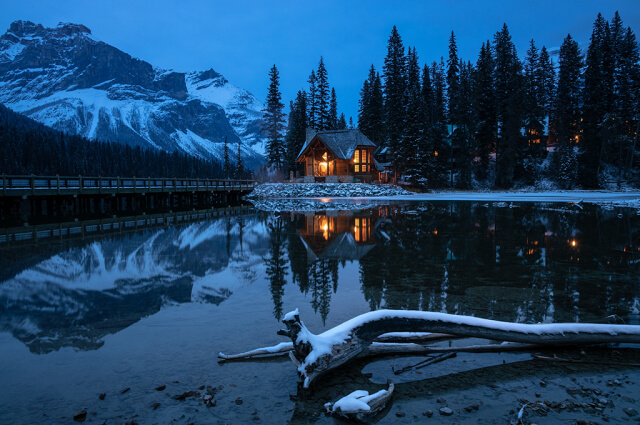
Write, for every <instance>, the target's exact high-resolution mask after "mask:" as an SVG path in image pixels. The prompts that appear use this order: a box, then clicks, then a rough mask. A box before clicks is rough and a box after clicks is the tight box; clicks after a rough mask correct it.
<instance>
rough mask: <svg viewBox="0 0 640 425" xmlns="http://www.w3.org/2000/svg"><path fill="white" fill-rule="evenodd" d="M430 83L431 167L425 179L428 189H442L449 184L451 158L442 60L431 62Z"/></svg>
mask: <svg viewBox="0 0 640 425" xmlns="http://www.w3.org/2000/svg"><path fill="white" fill-rule="evenodd" d="M431 82H432V87H433V107H432V109H431V110H432V116H433V125H432V127H431V134H430V139H431V140H432V143H433V157H432V158H433V167H431V169H430V170H429V173H428V175H427V179H428V181H429V182H430V183H429V186H430V187H442V186H444V185H446V184H448V183H449V181H448V179H447V178H446V177H447V176H446V175H445V173H446V172H447V171H448V166H447V164H448V162H449V160H450V157H451V152H450V148H449V144H448V142H447V139H448V137H449V136H448V132H447V118H446V110H447V107H446V96H445V87H446V82H445V75H444V60H443V59H442V58H441V59H440V63H437V62H433V64H432V66H431Z"/></svg>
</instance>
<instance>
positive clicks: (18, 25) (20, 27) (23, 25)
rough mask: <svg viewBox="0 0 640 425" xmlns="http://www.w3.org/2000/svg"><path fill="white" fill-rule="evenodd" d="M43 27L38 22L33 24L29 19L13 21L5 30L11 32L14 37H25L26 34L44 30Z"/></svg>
mask: <svg viewBox="0 0 640 425" xmlns="http://www.w3.org/2000/svg"><path fill="white" fill-rule="evenodd" d="M44 30H45V29H44V27H43V26H42V25H40V24H34V23H33V22H31V21H21V20H18V21H13V22H12V23H11V25H9V29H8V30H7V32H9V33H12V34H13V35H15V36H16V37H20V38H22V37H25V36H28V35H33V34H38V33H41V32H42V31H44Z"/></svg>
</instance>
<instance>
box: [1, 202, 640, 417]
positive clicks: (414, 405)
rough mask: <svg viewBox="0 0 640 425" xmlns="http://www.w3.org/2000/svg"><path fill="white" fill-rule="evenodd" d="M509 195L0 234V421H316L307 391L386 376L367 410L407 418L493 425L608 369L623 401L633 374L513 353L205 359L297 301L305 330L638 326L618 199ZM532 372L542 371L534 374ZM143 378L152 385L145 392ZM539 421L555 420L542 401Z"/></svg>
mask: <svg viewBox="0 0 640 425" xmlns="http://www.w3.org/2000/svg"><path fill="white" fill-rule="evenodd" d="M511 206H512V207H510V206H509V205H506V204H500V203H488V204H485V203H472V202H430V203H426V202H425V203H401V204H392V203H375V204H366V205H362V204H360V205H357V206H356V205H354V206H353V207H352V208H351V209H349V210H336V211H332V210H329V211H323V212H305V213H289V212H286V213H285V212H281V213H276V214H274V213H267V212H259V211H258V212H256V213H255V214H251V215H247V216H242V217H227V218H221V219H218V220H213V221H206V222H200V223H195V224H190V225H184V226H181V227H180V226H179V227H168V228H164V229H156V230H147V231H141V232H138V233H131V234H127V235H124V236H109V237H104V238H102V239H101V238H98V239H94V240H91V241H88V242H86V241H85V242H68V243H64V244H57V245H56V244H48V245H40V246H37V247H34V246H23V247H15V248H11V249H9V248H6V247H5V248H2V250H0V254H1V255H2V260H0V280H1V283H0V326H1V327H0V330H2V332H1V333H0V376H2V380H1V382H0V423H72V422H73V419H72V417H73V415H74V413H76V412H78V411H80V410H82V409H86V410H87V412H88V416H87V419H86V421H87V422H92V423H100V424H102V423H104V422H105V421H106V423H108V424H118V423H122V424H123V423H125V422H127V421H129V420H131V418H133V420H134V421H135V422H137V423H140V424H142V423H184V424H187V423H190V422H195V423H286V422H292V423H307V422H309V421H318V422H320V423H333V421H334V420H333V419H329V418H325V417H324V415H321V412H320V409H321V406H322V404H323V403H324V402H326V401H329V400H333V399H335V398H337V397H338V396H340V395H345V394H346V393H348V392H350V391H353V390H354V389H357V388H363V389H367V390H370V391H377V390H378V389H380V388H381V387H382V384H384V382H386V380H387V379H392V380H393V381H394V382H395V383H396V384H398V392H397V396H396V397H395V399H394V404H393V406H392V407H391V408H390V409H389V410H388V411H387V412H386V413H385V415H383V416H382V417H381V418H379V420H380V423H414V422H418V421H423V420H424V416H423V414H425V412H426V410H427V409H430V410H433V411H435V412H436V413H435V416H434V418H433V419H439V420H444V417H439V415H438V413H437V411H438V408H439V407H441V406H442V405H443V404H442V402H436V400H435V399H436V398H439V397H442V398H446V399H447V403H448V404H449V406H450V407H452V408H454V410H455V409H457V410H456V412H457V413H456V415H458V416H455V415H454V416H452V417H451V419H449V420H451V421H454V422H455V421H458V422H459V421H463V422H464V421H465V420H466V421H471V422H474V421H478V422H483V421H486V422H487V423H508V422H509V420H512V419H514V417H515V416H513V409H516V412H517V409H518V408H519V407H520V405H521V404H522V402H521V401H518V400H521V399H522V398H525V399H527V400H533V399H534V398H535V397H536V396H535V395H534V393H536V392H539V391H543V390H544V391H545V394H543V395H540V396H541V397H545V396H547V397H554V396H556V397H560V399H559V400H563V398H562V397H564V398H567V394H566V393H565V392H563V390H561V388H564V387H566V386H567V385H569V384H570V382H568V380H569V377H568V376H569V375H570V374H573V375H572V376H574V377H575V376H578V377H580V379H583V380H585V383H588V382H590V381H589V380H591V381H592V382H593V385H597V384H598V381H600V383H602V382H606V381H607V380H608V379H618V378H619V379H622V383H621V386H619V388H618V389H617V391H618V395H619V396H620V397H627V398H629V399H630V400H631V399H632V398H631V397H637V395H632V394H631V392H632V391H636V388H635V387H633V385H634V384H635V382H636V381H637V378H638V375H637V372H635V371H634V370H632V369H622V370H620V369H616V368H614V369H613V370H608V369H607V368H603V367H602V366H600V367H599V368H597V369H589V368H588V367H585V368H583V369H579V370H571V371H567V369H562V368H560V367H559V366H555V365H548V364H543V365H541V364H540V363H539V362H534V361H531V360H530V359H531V356H530V355H529V354H502V355H498V354H481V355H478V354H476V355H473V354H471V355H469V354H467V355H459V356H458V357H457V358H455V359H453V360H449V361H447V362H443V363H440V364H437V365H433V366H431V367H429V368H427V369H422V370H421V371H420V372H412V373H407V374H403V375H398V376H396V375H394V374H393V372H392V368H398V367H399V366H405V365H408V364H412V363H416V362H417V361H419V360H420V359H416V358H414V359H407V358H401V359H391V360H377V361H373V362H363V363H357V364H355V365H353V366H351V367H348V368H344V369H343V370H341V371H340V373H337V374H334V375H335V376H330V377H329V378H327V380H326V382H325V383H324V385H323V388H322V389H321V390H320V389H319V390H317V391H316V392H315V393H313V394H311V395H307V396H306V397H303V396H302V395H301V394H298V390H297V387H296V374H295V368H294V366H293V364H292V363H291V362H290V361H289V360H288V358H279V359H274V360H269V361H248V362H235V363H218V361H217V358H216V356H217V353H218V352H225V353H234V352H240V351H245V350H248V349H252V348H257V347H262V346H268V345H274V344H276V343H278V342H281V341H283V339H282V337H279V336H278V335H276V331H277V330H278V329H280V327H281V324H280V323H279V321H280V319H281V318H282V316H283V315H284V314H285V313H287V312H288V311H291V310H293V309H295V308H299V309H300V313H301V317H302V319H303V320H304V322H305V324H306V325H307V326H308V327H309V329H310V330H311V331H313V332H315V333H320V332H322V331H324V330H326V329H328V328H330V327H333V326H335V325H337V324H339V323H341V322H343V321H345V320H347V319H349V318H351V317H353V316H355V315H358V314H360V313H363V312H366V311H370V310H375V309H381V308H391V309H419V310H430V311H441V312H447V313H453V314H465V315H473V316H478V317H484V318H491V319H497V320H505V321H513V322H522V323H537V322H563V321H581V322H607V321H616V322H618V323H622V322H624V323H630V324H638V323H639V319H638V317H639V316H638V313H639V310H640V277H639V276H640V275H639V274H638V269H639V267H640V266H639V262H640V215H638V214H637V213H636V211H635V210H633V209H612V208H601V207H595V206H589V205H587V206H585V207H584V209H580V208H578V207H576V206H573V205H570V204H562V203H556V204H527V203H521V204H515V205H511ZM356 208H357V209H356ZM611 315H615V317H613V318H611V317H609V318H608V316H611ZM621 350H622V349H621ZM622 353H623V356H624V355H629V356H632V355H635V354H634V353H633V352H632V353H630V354H629V353H626V352H625V351H622ZM603 369H604V370H603ZM625 377H626V378H625ZM541 379H545V380H547V381H548V382H549V385H548V386H547V385H546V384H545V387H544V388H543V387H540V386H538V385H537V383H538V382H539V381H540V380H541ZM574 379H575V378H574ZM625 379H626V380H627V381H629V382H627V384H625V382H624V380H625ZM565 380H567V382H565ZM553 383H555V384H557V385H556V386H554V385H553ZM565 384H567V385H565ZM160 385H166V389H165V390H163V391H156V390H155V388H156V387H158V386H160ZM202 385H205V386H206V385H211V386H212V387H214V388H218V390H217V391H216V395H215V400H216V406H215V407H211V408H207V407H205V406H203V405H202V404H201V403H200V400H199V399H198V398H195V397H192V398H187V400H186V401H178V400H174V399H172V397H171V396H174V395H179V394H182V393H184V392H186V391H192V390H195V391H200V392H201V393H202V394H204V391H202V390H199V387H201V386H202ZM602 385H604V384H602ZM625 385H626V386H627V387H625ZM127 388H130V389H129V390H128V391H124V392H123V390H125V389H127ZM510 389H513V391H511V390H510ZM605 390H606V388H605ZM554 391H555V392H554ZM603 391H604V390H603ZM528 392H530V393H531V394H528ZM101 393H105V394H106V397H105V398H104V400H100V399H99V398H98V396H99V395H100V394H101ZM290 396H292V397H290ZM613 396H614V395H612V396H611V397H613ZM574 398H575V397H574ZM474 400H475V401H476V402H478V403H480V404H481V406H482V408H480V409H479V410H478V413H473V414H477V415H478V416H476V417H475V418H474V417H471V416H470V417H465V416H464V415H471V414H470V413H467V412H465V411H464V410H461V409H462V408H463V407H465V403H467V404H469V403H470V402H471V401H474ZM154 403H159V405H155V404H154ZM624 403H625V401H620V402H619V403H618V405H619V406H622V405H624ZM629 403H631V404H632V405H633V403H635V400H634V401H633V402H629ZM605 413H606V412H605ZM595 414H596V415H598V414H601V413H600V412H597V413H595ZM612 414H613V413H612ZM460 415H462V416H460ZM550 420H557V421H558V423H562V422H561V421H563V420H566V418H565V417H564V416H563V413H561V412H560V413H558V414H557V415H555V416H553V415H551V416H550V417H548V418H547V422H545V423H553V421H551V422H549V421H550ZM492 421H493V422H492Z"/></svg>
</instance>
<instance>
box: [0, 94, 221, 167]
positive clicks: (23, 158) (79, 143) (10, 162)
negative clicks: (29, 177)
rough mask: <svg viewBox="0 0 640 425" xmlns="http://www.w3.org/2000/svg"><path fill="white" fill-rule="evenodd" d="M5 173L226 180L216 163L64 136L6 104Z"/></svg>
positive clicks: (1, 136)
mask: <svg viewBox="0 0 640 425" xmlns="http://www.w3.org/2000/svg"><path fill="white" fill-rule="evenodd" d="M0 174H13V175H16V174H37V175H56V174H57V175H72V176H75V175H83V176H129V177H131V176H137V177H147V176H149V177H197V178H222V177H223V172H222V166H221V164H220V163H218V162H216V161H212V160H204V159H200V158H196V157H193V156H189V155H186V154H183V153H179V152H173V153H167V152H164V151H161V150H154V149H142V148H140V147H139V146H138V147H131V146H128V145H123V144H120V143H109V142H97V141H93V140H89V139H86V138H84V137H81V136H74V135H68V134H64V133H61V132H59V131H56V130H53V129H52V128H50V127H47V126H45V125H43V124H40V123H38V122H36V121H34V120H32V119H30V118H28V117H25V116H24V115H21V114H18V113H16V112H14V111H12V110H11V109H9V108H7V107H5V106H3V105H0Z"/></svg>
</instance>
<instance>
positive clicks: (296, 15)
mask: <svg viewBox="0 0 640 425" xmlns="http://www.w3.org/2000/svg"><path fill="white" fill-rule="evenodd" d="M2 3H3V4H1V5H0V31H2V32H4V31H6V29H7V28H8V27H9V24H10V23H11V22H12V21H14V20H18V19H22V20H31V21H33V22H36V23H41V24H43V25H44V26H47V27H52V26H56V25H57V24H58V22H75V23H81V24H84V25H86V26H87V27H89V28H90V29H91V30H92V33H93V34H94V35H95V36H96V37H97V38H99V39H101V40H103V41H105V42H107V43H109V44H112V45H114V46H116V47H118V48H119V49H121V50H123V51H125V52H127V53H129V54H131V55H132V56H135V57H139V58H141V59H143V60H146V61H148V62H150V63H151V64H153V65H155V66H159V67H162V68H169V69H174V70H176V71H191V70H204V69H208V68H213V69H215V70H216V71H218V72H220V73H222V74H224V75H225V77H226V78H227V79H228V80H229V81H230V82H231V83H233V84H235V85H237V86H239V87H242V88H245V89H247V90H249V91H251V92H252V93H253V94H255V95H256V96H257V97H258V98H259V99H261V100H263V101H264V99H265V96H266V92H267V86H268V71H269V68H270V67H271V66H272V65H273V64H276V66H277V67H278V69H279V70H280V77H281V89H282V93H283V99H284V101H285V103H286V104H288V102H289V100H291V99H293V98H294V97H295V94H296V92H297V91H298V90H300V89H306V88H307V84H306V80H307V77H308V76H309V73H310V72H311V70H312V69H315V68H316V67H317V64H318V61H319V59H320V56H321V55H322V56H323V57H324V60H325V64H326V66H327V69H328V72H329V82H330V84H331V85H332V86H334V87H335V88H336V92H337V95H338V104H339V108H340V110H341V111H343V112H344V113H345V115H347V117H349V116H353V118H354V121H355V120H356V116H357V110H358V95H359V90H360V88H361V87H362V82H363V81H364V79H365V78H366V76H367V71H368V68H369V67H370V65H371V64H374V65H375V66H376V68H378V69H379V70H381V66H382V62H383V60H384V56H385V54H386V43H387V39H388V37H389V34H390V32H391V28H392V27H393V25H396V26H397V27H398V30H399V32H400V35H401V36H402V39H403V41H404V44H405V46H415V47H416V48H417V51H418V56H419V58H420V61H421V63H425V62H428V63H431V62H432V61H434V60H439V58H440V57H441V56H446V55H447V45H448V38H449V35H450V34H451V31H452V30H453V31H454V32H455V34H456V38H457V41H458V48H459V55H460V57H462V58H463V59H469V60H472V61H474V62H475V60H476V59H477V56H478V52H479V50H480V45H481V43H482V41H484V40H487V39H490V38H492V36H493V34H494V33H495V32H496V31H498V30H499V29H500V28H501V27H502V24H503V23H507V25H508V26H509V30H510V32H511V34H512V37H513V40H514V42H515V43H516V47H517V49H518V53H519V54H520V55H521V56H524V53H525V51H526V49H527V46H528V41H529V40H530V39H531V38H534V39H535V40H536V43H537V44H538V46H541V45H546V46H547V47H548V48H552V47H558V46H559V45H560V44H561V43H562V40H563V38H564V37H565V36H566V35H567V33H571V35H572V36H573V37H574V38H575V39H576V40H578V42H580V43H581V44H584V46H585V47H586V45H587V44H588V41H589V37H590V35H591V28H592V25H593V22H594V20H595V18H596V16H597V13H598V12H601V13H602V14H603V15H604V17H605V18H606V19H607V20H610V19H611V18H612V17H613V14H614V12H615V11H616V10H618V11H620V14H621V16H622V19H623V22H624V24H625V26H631V27H632V29H633V30H634V32H635V33H636V35H638V36H639V37H640V34H638V33H639V32H640V1H639V0H607V1H589V0H578V1H573V0H571V1H567V0H555V1H547V0H535V1H533V0H531V1H523V0H510V1H506V0H500V1H484V2H479V1H470V0H448V1H446V0H443V1H395V2H391V1H376V0H368V1H348V0H342V1H333V0H325V1H322V2H314V3H315V4H314V5H310V4H309V3H311V2H307V1H302V0H298V1H277V0H273V1H271V0H269V1H265V0H250V1H249V0H227V1H225V2H219V1H211V0H209V1H207V0H181V1H168V0H153V1H147V0H128V1H121V0H112V1H86V0H82V1H71V0H57V1H19V2H15V1H14V2H11V3H10V4H9V2H7V1H3V2H2Z"/></svg>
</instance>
